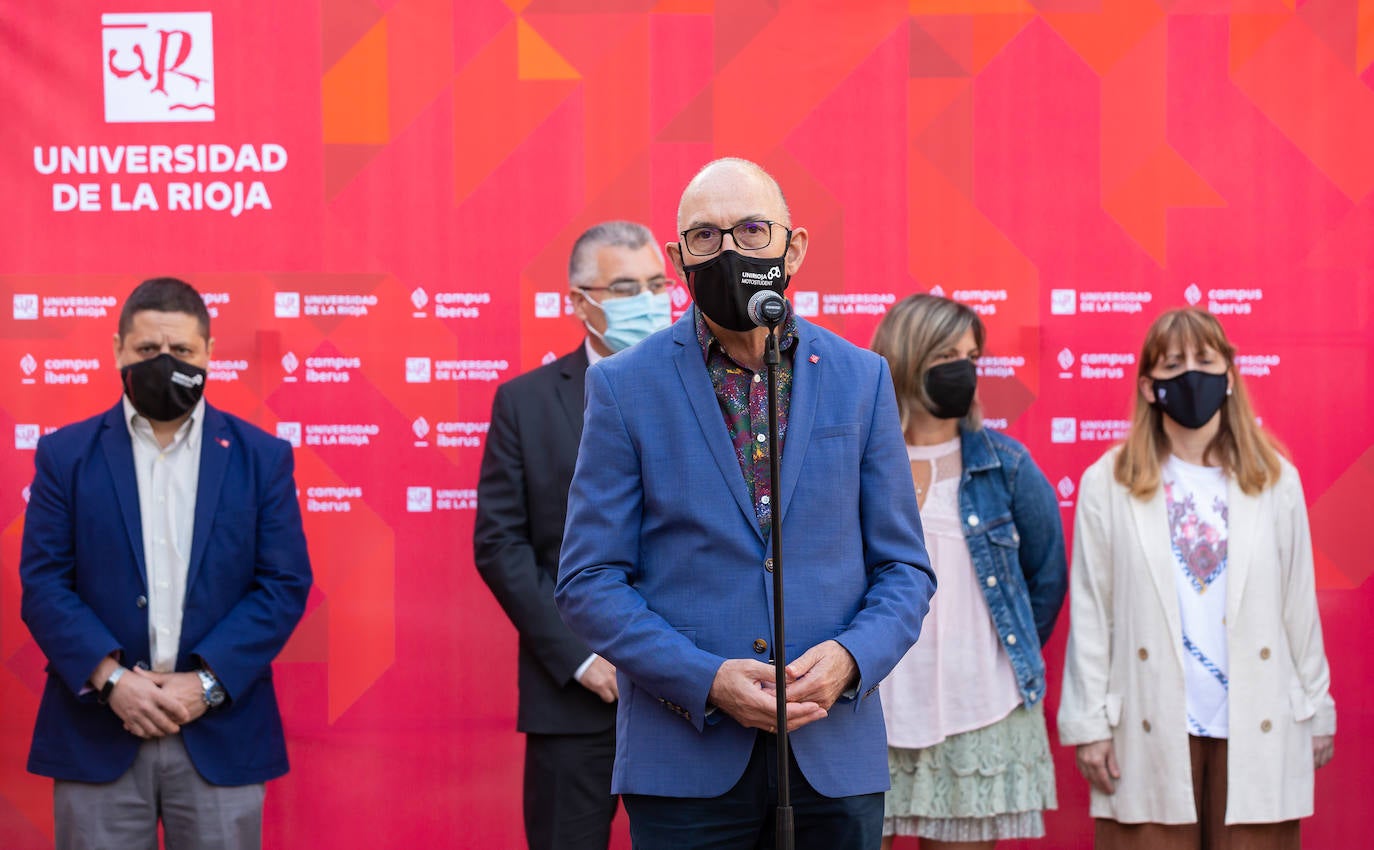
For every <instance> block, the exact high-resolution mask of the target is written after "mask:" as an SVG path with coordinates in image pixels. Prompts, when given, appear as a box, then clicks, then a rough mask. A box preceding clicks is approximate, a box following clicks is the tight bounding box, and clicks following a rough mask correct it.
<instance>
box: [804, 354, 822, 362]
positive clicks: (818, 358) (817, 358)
mask: <svg viewBox="0 0 1374 850" xmlns="http://www.w3.org/2000/svg"><path fill="white" fill-rule="evenodd" d="M806 359H807V360H810V361H811V362H812V363H819V362H821V356H820V355H819V354H813V355H811V356H810V357H808V358H806Z"/></svg>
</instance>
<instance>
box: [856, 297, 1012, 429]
mask: <svg viewBox="0 0 1374 850" xmlns="http://www.w3.org/2000/svg"><path fill="white" fill-rule="evenodd" d="M969 330H972V331H973V339H974V342H975V343H976V344H977V346H978V350H979V351H982V350H983V342H984V340H985V339H986V336H987V331H986V330H985V329H984V327H983V320H982V319H980V318H978V314H977V313H975V312H973V309H972V308H970V307H968V306H967V305H964V304H960V303H959V302H957V301H951V300H949V299H948V298H941V297H940V296H938V295H908V296H907V297H905V298H903V299H902V300H901V301H898V302H897V303H896V304H894V305H892V308H891V309H890V310H888V311H887V315H886V316H883V320H882V321H881V322H879V323H878V328H877V330H875V331H874V332H873V342H871V343H870V344H869V347H870V348H872V349H873V350H874V351H876V352H877V353H878V354H881V355H882V356H883V357H884V358H885V359H886V360H887V365H888V366H889V367H890V368H891V370H892V385H893V388H894V389H896V391H897V409H898V410H899V411H901V414H902V431H903V432H905V431H906V429H907V427H908V425H909V424H910V421H911V411H912V410H913V408H914V407H915V406H916V405H920V406H921V407H923V408H925V409H926V410H929V409H930V408H931V405H932V403H931V400H930V396H928V395H926V385H925V374H926V370H927V369H929V368H930V364H931V361H932V360H934V359H935V358H936V356H937V355H939V354H940V353H941V352H942V351H944V350H945V349H947V348H949V347H950V346H952V345H954V344H955V343H957V342H958V341H959V339H960V338H961V337H962V336H963V335H964V334H965V333H967V332H968V331H969ZM961 424H963V426H964V427H965V428H967V429H968V430H970V431H976V430H978V429H979V428H981V427H983V410H982V408H981V407H980V405H979V403H978V399H977V397H976V396H975V397H974V400H973V406H972V407H970V408H969V411H968V415H967V416H965V417H964V418H963V419H962V420H961Z"/></svg>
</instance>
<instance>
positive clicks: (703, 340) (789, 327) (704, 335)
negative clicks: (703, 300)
mask: <svg viewBox="0 0 1374 850" xmlns="http://www.w3.org/2000/svg"><path fill="white" fill-rule="evenodd" d="M692 313H693V315H694V316H695V321H696V329H697V343H698V344H699V345H700V346H701V355H702V357H705V358H708V359H709V358H710V356H711V346H712V345H715V346H717V347H719V348H720V350H721V351H724V350H725V346H723V345H721V344H720V340H718V339H716V335H715V333H713V332H712V331H711V326H710V325H708V324H706V317H705V316H704V315H702V312H701V310H700V308H698V307H697V306H696V305H693V306H692ZM796 340H797V318H796V316H795V315H794V314H793V313H792V311H791V310H788V311H787V321H785V322H783V323H782V339H780V340H779V341H778V348H779V350H781V351H786V350H787V349H789V348H791V347H792V343H793V342H796ZM727 356H728V355H727Z"/></svg>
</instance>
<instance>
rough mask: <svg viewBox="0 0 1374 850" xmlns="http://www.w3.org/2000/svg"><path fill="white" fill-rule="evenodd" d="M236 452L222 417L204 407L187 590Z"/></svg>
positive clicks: (203, 552)
mask: <svg viewBox="0 0 1374 850" xmlns="http://www.w3.org/2000/svg"><path fill="white" fill-rule="evenodd" d="M234 451H235V446H234V443H233V440H232V439H231V432H230V431H229V422H228V420H227V419H225V418H224V414H222V413H220V412H219V411H218V410H216V409H214V408H213V407H211V406H210V405H208V404H207V405H205V424H204V426H203V428H202V431H201V438H200V478H199V481H198V482H197V484H196V518H195V525H194V527H193V528H192V530H191V563H190V565H189V567H188V569H187V573H186V587H187V588H188V589H189V588H191V587H193V586H194V584H195V580H196V574H197V573H198V572H200V565H201V562H202V561H203V560H204V559H205V547H206V544H207V543H208V542H209V539H210V529H211V527H212V526H213V525H214V523H215V513H216V512H217V510H218V509H219V493H220V489H221V486H222V485H223V484H224V472H225V470H226V469H227V468H228V467H229V457H230V455H232V454H233V453H234Z"/></svg>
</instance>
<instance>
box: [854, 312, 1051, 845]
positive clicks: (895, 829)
mask: <svg viewBox="0 0 1374 850" xmlns="http://www.w3.org/2000/svg"><path fill="white" fill-rule="evenodd" d="M984 338H985V331H984V328H983V323H982V320H980V319H979V318H978V314H976V313H975V312H973V310H971V309H970V308H968V307H966V306H964V305H963V304H959V303H957V302H954V301H950V300H948V299H945V298H938V297H935V296H932V295H912V296H909V297H907V298H904V299H903V300H902V301H900V302H898V303H897V304H896V305H894V306H893V308H892V309H891V310H890V311H889V312H888V314H887V315H886V316H885V317H884V318H883V321H882V323H881V324H880V325H879V326H878V329H877V332H876V333H875V334H874V337H873V346H872V347H873V350H874V351H876V352H878V353H879V354H881V355H883V356H884V357H885V358H887V361H888V364H889V365H890V366H891V369H892V381H893V385H894V387H895V388H896V391H897V400H898V404H899V407H900V409H901V412H902V424H903V428H904V430H905V432H906V441H907V454H908V457H909V458H910V461H911V475H912V479H913V482H914V485H915V487H916V496H917V500H918V501H919V503H920V506H921V523H922V525H923V526H924V529H925V536H926V547H927V549H928V550H929V551H930V559H931V563H932V565H933V566H934V568H935V572H936V574H937V576H938V577H939V582H940V590H939V592H938V593H936V594H935V597H934V599H933V600H932V603H931V609H930V614H929V615H927V617H926V620H925V624H924V625H923V627H922V630H921V639H920V641H919V642H917V644H916V645H915V646H914V647H912V649H911V651H910V652H908V653H907V655H906V657H905V658H903V659H902V661H901V662H900V663H899V664H898V665H897V667H896V669H894V670H893V671H892V674H891V675H890V676H889V677H888V678H887V679H886V680H885V681H884V682H883V684H882V689H881V694H882V700H883V713H884V715H885V717H886V720H887V735H888V767H889V770H890V771H891V773H892V790H890V791H888V792H887V799H886V811H885V813H884V815H885V817H884V821H883V834H884V838H883V847H884V848H888V847H890V846H891V843H892V836H894V835H917V836H920V837H921V839H922V847H924V848H927V850H929V848H932V847H934V848H944V847H969V848H971V847H992V846H993V845H994V844H995V843H996V841H997V840H998V839H1000V838H1038V837H1041V836H1043V835H1044V822H1043V817H1042V812H1043V811H1044V810H1045V809H1053V808H1055V807H1056V797H1055V787H1054V765H1053V762H1052V761H1051V760H1050V751H1049V739H1048V736H1047V735H1046V731H1045V715H1044V707H1043V702H1042V701H1043V699H1044V696H1045V662H1044V659H1043V658H1042V657H1041V655H1040V647H1041V645H1042V644H1043V643H1044V642H1045V640H1047V639H1048V638H1049V636H1050V632H1052V631H1053V630H1054V621H1055V617H1056V616H1057V615H1058V614H1059V608H1060V606H1061V604H1062V603H1063V601H1064V592H1065V589H1066V586H1067V577H1066V569H1065V563H1064V534H1063V528H1062V526H1061V524H1060V520H1059V506H1058V500H1057V498H1056V496H1055V493H1054V490H1053V489H1052V488H1051V487H1050V484H1049V482H1048V481H1047V480H1045V476H1044V475H1043V474H1042V473H1041V472H1040V470H1039V469H1038V468H1037V467H1036V465H1035V462H1034V461H1032V460H1031V458H1030V455H1029V453H1028V452H1027V451H1026V449H1025V447H1024V446H1022V445H1021V444H1020V443H1018V442H1016V441H1015V440H1013V439H1011V438H1010V437H1007V436H1005V435H1003V434H1000V433H997V432H995V431H988V430H984V429H983V427H982V416H981V412H980V410H979V407H978V404H977V401H976V399H975V390H976V387H977V379H978V372H977V366H976V363H977V360H978V358H979V357H980V356H981V354H982V351H983V344H984Z"/></svg>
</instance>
